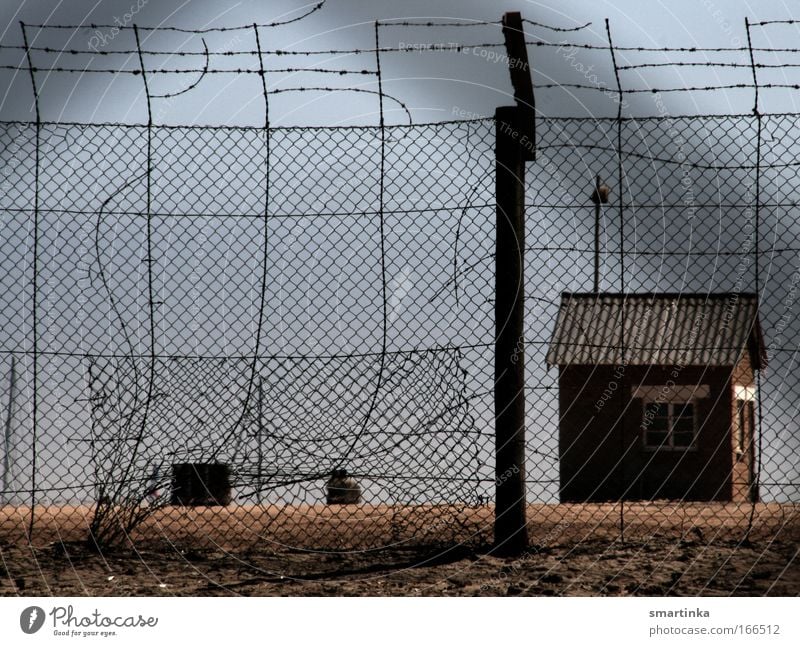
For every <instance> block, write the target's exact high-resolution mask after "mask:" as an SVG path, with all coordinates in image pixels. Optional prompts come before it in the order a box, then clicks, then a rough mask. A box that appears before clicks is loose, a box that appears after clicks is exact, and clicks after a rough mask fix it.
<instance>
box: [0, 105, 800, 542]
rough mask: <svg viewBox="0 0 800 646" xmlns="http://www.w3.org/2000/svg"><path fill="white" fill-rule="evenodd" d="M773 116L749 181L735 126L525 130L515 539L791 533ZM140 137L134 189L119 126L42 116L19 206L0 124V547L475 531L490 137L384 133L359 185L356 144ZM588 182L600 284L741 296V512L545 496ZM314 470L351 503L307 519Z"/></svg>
mask: <svg viewBox="0 0 800 646" xmlns="http://www.w3.org/2000/svg"><path fill="white" fill-rule="evenodd" d="M794 121H795V119H794V117H793V116H770V117H763V127H764V131H765V132H766V133H769V134H768V136H767V137H765V138H764V140H763V141H762V144H761V145H762V151H761V157H762V159H763V160H765V163H764V165H763V167H758V168H757V167H756V164H755V163H754V161H753V160H754V158H755V147H756V145H757V136H756V135H757V120H756V118H750V117H714V118H711V117H709V118H674V119H672V118H662V119H630V120H624V121H622V122H618V121H616V120H613V119H611V120H588V119H566V118H562V119H542V120H540V121H539V122H538V123H537V137H538V144H539V145H538V159H537V161H536V163H535V164H529V170H528V181H527V186H526V189H527V190H526V194H527V205H526V228H527V230H526V236H527V243H526V247H527V249H526V252H527V254H526V283H527V301H526V330H525V331H526V340H525V353H526V383H527V386H526V397H527V438H528V458H527V483H528V487H527V491H528V503H529V506H530V509H529V522H530V533H531V540H532V541H533V542H534V543H537V544H539V543H560V542H565V541H567V542H569V541H573V540H579V539H585V538H589V537H597V536H602V535H605V536H615V535H616V534H618V533H619V532H620V530H624V531H626V532H627V535H628V536H643V537H644V536H651V535H653V534H663V533H667V534H675V535H678V536H684V535H685V534H686V532H687V531H688V530H689V529H690V528H691V527H693V526H695V525H698V526H703V527H712V528H713V529H714V531H715V532H716V533H717V535H720V534H724V535H725V536H728V537H730V536H741V535H742V534H743V532H745V531H746V530H747V529H748V527H749V526H752V530H753V531H755V532H756V533H761V534H763V535H771V536H774V535H775V534H776V533H777V532H782V531H794V530H796V518H795V514H796V511H797V503H798V501H799V499H798V496H799V495H800V492H799V491H798V483H799V481H800V477H799V476H798V464H797V460H796V456H797V453H798V448H799V447H798V445H797V437H798V434H797V429H796V422H795V412H796V411H795V410H794V409H795V402H796V400H797V397H798V389H799V388H800V383H798V380H797V378H796V376H795V372H796V371H794V370H793V362H794V357H795V352H796V341H795V339H796V333H797V330H796V326H797V323H796V318H795V317H794V316H793V315H792V312H793V309H794V307H795V302H794V301H795V298H796V287H797V282H798V280H797V272H798V270H797V257H798V253H799V251H798V249H799V248H798V246H797V243H796V236H797V232H796V231H795V226H794V223H793V220H792V218H791V209H792V208H793V207H794V205H795V204H796V202H797V194H796V192H797V190H798V188H800V187H798V186H797V181H796V178H795V173H794V164H795V162H794V159H793V145H792V141H793V139H792V128H793V126H794ZM618 127H619V128H621V129H622V133H621V134H622V141H623V142H626V143H625V146H624V148H623V150H622V154H621V155H620V156H619V157H618V156H617V153H616V150H615V146H614V142H615V140H616V136H617V128H618ZM150 136H151V155H150V156H151V174H150V176H149V177H150V180H149V182H148V174H147V172H146V171H145V170H144V169H146V168H147V150H148V144H147V140H148V129H147V128H144V127H131V126H126V127H122V126H63V125H54V124H42V126H41V132H40V135H39V142H40V144H39V145H40V151H39V155H40V157H39V159H40V161H39V168H40V171H39V172H40V179H39V184H38V198H37V196H36V195H35V193H36V189H37V186H36V181H35V168H34V162H33V160H34V159H35V154H34V152H35V151H34V146H35V143H36V134H35V127H34V126H33V125H31V124H21V123H8V124H4V125H3V131H2V143H3V151H4V156H5V159H4V163H5V167H6V169H7V175H6V178H5V184H4V186H5V190H4V193H3V204H2V209H3V214H4V227H3V234H2V235H3V248H4V250H6V253H5V254H4V256H3V274H2V279H0V280H2V281H3V296H2V299H3V304H2V308H0V316H2V317H3V326H2V328H3V330H4V331H5V334H4V338H3V361H4V375H5V379H4V382H3V392H2V397H3V401H4V402H6V403H7V408H6V411H7V419H6V421H5V434H4V447H5V451H4V463H3V496H4V501H5V505H6V506H5V507H4V510H5V512H4V516H3V519H2V529H3V531H4V533H7V534H17V535H23V534H25V533H26V532H28V531H31V532H32V533H31V534H30V539H31V540H33V541H37V542H43V541H49V540H54V539H56V538H62V539H63V538H65V537H72V538H75V539H77V538H82V537H83V536H84V535H85V534H86V533H88V532H89V531H90V530H91V531H92V532H93V533H95V534H103V532H111V533H112V534H113V533H114V532H115V531H117V529H119V528H122V529H123V530H124V532H130V537H131V538H132V539H134V540H146V539H148V538H154V537H156V536H159V537H160V536H162V535H168V536H170V537H171V538H172V539H175V540H177V539H181V540H191V541H195V542H201V543H211V544H217V545H219V544H235V543H238V542H250V541H253V540H270V541H275V542H276V543H278V544H282V545H291V546H305V547H354V546H367V547H379V546H385V545H391V544H396V543H397V542H407V541H412V542H418V541H422V542H428V541H432V540H434V541H488V540H491V522H492V509H491V502H492V497H493V492H494V463H493V452H494V441H493V433H494V429H493V420H494V411H493V373H492V370H493V335H494V320H493V316H494V315H493V310H492V307H493V295H494V276H493V258H494V233H493V231H494V196H493V189H494V158H493V143H494V123H493V121H492V120H478V121H467V122H456V123H445V124H436V125H424V126H412V127H391V128H387V129H386V130H385V132H384V133H383V137H384V145H385V159H384V167H383V182H381V181H380V173H381V160H380V152H381V151H380V143H381V131H380V130H379V129H376V128H314V129H303V128H289V129H274V130H270V131H269V134H268V135H267V134H266V132H265V131H264V130H263V129H257V128H252V129H251V128H159V127H154V128H151V129H150ZM268 140H269V141H268ZM618 161H619V162H621V163H620V164H619V166H618ZM620 171H621V175H619V174H618V173H619V172H620ZM595 173H598V174H601V175H602V176H603V177H604V179H605V181H606V182H608V183H609V184H612V186H613V189H612V190H613V192H614V194H615V196H614V199H612V203H610V204H608V205H606V206H605V207H604V209H603V212H602V215H601V240H602V249H601V263H600V266H601V276H600V285H599V287H600V290H601V291H602V292H621V291H624V292H627V293H643V292H699V293H703V292H705V293H713V292H726V293H736V292H755V293H758V294H760V295H761V306H760V319H761V325H762V327H763V329H764V334H765V344H766V346H767V350H768V354H769V367H768V369H767V370H765V371H763V376H762V377H761V382H760V400H761V404H760V406H759V408H758V410H759V416H758V420H757V421H758V424H757V426H758V430H759V435H758V448H757V457H758V466H759V469H758V480H759V488H760V502H759V503H758V504H755V505H753V504H751V503H750V502H748V501H739V502H735V501H732V502H728V503H724V502H698V501H693V502H689V501H688V500H687V501H681V500H659V499H652V500H651V499H645V500H635V499H633V500H629V501H627V503H626V504H620V503H618V502H617V503H614V502H613V501H609V502H599V501H586V502H584V503H574V502H573V503H572V504H562V503H561V502H560V497H559V490H560V480H559V455H560V453H559V422H560V413H559V379H558V374H559V373H558V369H555V368H552V367H550V368H548V366H547V363H546V360H545V355H546V352H547V348H548V345H549V344H550V342H551V340H552V336H553V332H554V324H555V320H556V317H557V313H558V307H559V303H560V297H561V294H562V292H589V291H591V290H592V278H593V269H592V268H593V261H594V249H593V240H594V231H593V222H594V219H593V205H592V204H591V202H590V201H589V199H588V197H589V194H590V191H591V187H592V178H593V176H594V174H595ZM757 175H758V176H759V182H758V186H759V188H758V192H756V190H755V187H756V176H757ZM587 178H588V179H587ZM620 180H621V181H620ZM620 186H621V187H622V196H621V200H620V201H618V200H617V198H618V197H619V190H620V189H619V187H620ZM37 199H38V210H37V211H36V212H35V211H34V209H33V208H32V205H33V203H34V201H35V200H37ZM757 203H758V204H757ZM148 205H149V208H148ZM756 207H757V208H756ZM265 209H266V211H265ZM620 209H622V217H620V213H619V211H620ZM756 218H758V224H757V226H758V229H759V233H758V235H759V246H758V247H757V248H756V246H755V238H754V236H755V232H756ZM620 222H622V229H621V230H620ZM34 254H35V255H34ZM756 266H758V268H759V282H758V283H756ZM34 290H35V293H36V297H37V298H36V302H35V303H34V298H33V296H34ZM12 382H13V383H12ZM573 403H574V404H575V405H577V406H584V407H586V406H587V405H588V402H587V400H586V397H585V396H576V397H575V399H574V402H573ZM34 415H36V426H35V432H34V426H33V420H34ZM214 463H219V464H223V465H226V468H227V476H226V478H227V484H228V485H229V488H230V502H229V503H228V504H224V503H226V502H227V500H222V501H219V500H217V501H215V500H211V501H210V502H211V503H214V502H221V503H222V504H219V505H213V504H212V505H211V506H208V504H209V501H208V500H206V501H205V503H204V505H202V506H192V505H188V504H185V503H186V501H183V500H178V501H176V500H175V495H174V490H175V488H176V487H179V486H181V483H180V482H177V481H176V478H179V477H180V476H179V475H178V471H177V470H176V469H179V467H180V465H185V464H190V465H198V466H197V467H196V468H201V467H200V466H199V465H208V464H214ZM337 470H345V471H346V472H347V473H348V474H349V478H350V480H349V481H348V484H346V485H345V488H347V487H351V486H356V487H358V488H359V489H360V500H359V503H358V504H343V505H337V504H331V505H329V504H326V500H327V496H328V494H329V492H328V491H327V489H326V484H328V481H329V480H330V478H331V474H333V473H334V472H335V471H337ZM354 483H355V485H354ZM184 484H185V483H184ZM202 486H204V487H210V486H211V485H210V484H209V483H208V482H203V483H202ZM223 486H224V483H223ZM211 493H212V492H210V491H206V494H208V496H210V495H211ZM208 496H206V498H208ZM633 498H635V496H633ZM654 498H655V497H654ZM31 505H33V507H31ZM126 514H128V515H126ZM751 514H752V517H751Z"/></svg>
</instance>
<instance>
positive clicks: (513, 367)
mask: <svg viewBox="0 0 800 646" xmlns="http://www.w3.org/2000/svg"><path fill="white" fill-rule="evenodd" d="M517 114H518V108H516V107H504V108H497V112H496V113H495V118H496V128H497V130H496V134H497V149H496V170H495V173H496V175H495V188H496V191H497V213H496V215H497V232H496V236H497V237H496V258H495V281H496V287H495V291H496V294H495V297H496V300H495V355H494V357H495V363H494V375H495V382H494V406H495V443H496V446H495V469H496V471H495V478H496V507H495V522H494V540H495V551H497V552H502V553H504V554H518V553H519V552H521V551H522V550H524V549H525V548H526V547H527V544H528V537H527V528H526V520H525V390H524V388H525V349H524V331H523V324H524V316H523V314H524V307H525V301H524V295H525V290H524V282H523V278H524V271H523V270H524V267H523V261H524V248H525V223H524V213H523V206H524V200H525V162H524V161H523V159H522V151H521V147H520V144H519V139H520V133H519V130H518V129H517V123H518V120H517V118H516V117H517Z"/></svg>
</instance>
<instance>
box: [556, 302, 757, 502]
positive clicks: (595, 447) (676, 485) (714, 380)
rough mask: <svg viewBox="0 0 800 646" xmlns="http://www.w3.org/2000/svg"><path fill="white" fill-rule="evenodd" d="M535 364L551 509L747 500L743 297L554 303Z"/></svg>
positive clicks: (751, 371) (751, 450) (751, 454)
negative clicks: (545, 370) (552, 427)
mask: <svg viewBox="0 0 800 646" xmlns="http://www.w3.org/2000/svg"><path fill="white" fill-rule="evenodd" d="M546 361H547V364H548V366H557V367H558V388H559V470H560V497H561V500H562V502H582V501H610V500H621V499H624V500H653V499H659V498H661V499H673V500H696V501H712V500H713V501H748V500H757V499H758V490H757V487H756V483H755V464H756V455H755V448H756V442H755V427H756V426H755V422H756V414H755V412H756V407H755V405H754V402H755V401H756V397H757V393H756V379H755V371H756V370H762V369H763V368H765V367H766V364H767V357H766V352H765V349H764V343H763V337H762V332H761V325H760V323H759V317H758V298H757V296H756V295H755V294H744V293H723V294H686V293H684V294H680V293H647V294H610V293H581V294H577V293H564V294H562V295H561V304H560V307H559V311H558V318H557V320H556V324H555V329H554V332H553V337H552V340H551V342H550V347H549V349H548V352H547V359H546Z"/></svg>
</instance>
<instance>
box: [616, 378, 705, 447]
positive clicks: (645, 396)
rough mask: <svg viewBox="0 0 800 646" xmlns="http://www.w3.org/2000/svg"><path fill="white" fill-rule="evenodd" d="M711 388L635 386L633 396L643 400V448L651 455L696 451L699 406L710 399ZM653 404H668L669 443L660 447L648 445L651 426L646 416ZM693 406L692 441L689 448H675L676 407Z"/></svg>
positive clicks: (702, 385) (697, 386) (700, 385)
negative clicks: (674, 424) (665, 452)
mask: <svg viewBox="0 0 800 646" xmlns="http://www.w3.org/2000/svg"><path fill="white" fill-rule="evenodd" d="M709 394H710V388H709V386H708V385H707V384H697V385H683V384H670V385H663V386H659V385H656V386H641V385H640V386H633V387H632V388H631V396H632V397H635V398H638V399H641V400H642V423H641V426H640V430H641V433H642V437H641V440H642V448H643V450H645V451H648V452H650V453H655V452H656V451H678V452H681V453H683V452H686V451H696V450H697V436H698V433H699V430H700V429H699V428H698V426H699V425H698V423H697V422H698V413H697V410H698V405H699V403H700V400H701V399H704V398H706V397H708V396H709ZM652 404H666V405H667V431H666V433H667V442H666V443H664V444H659V445H658V446H655V445H652V444H648V443H647V431H648V430H649V428H650V424H648V423H646V420H645V419H644V415H645V413H646V412H647V408H648V406H650V405H652ZM686 404H691V405H692V441H691V443H690V444H689V445H688V446H675V444H674V439H673V431H672V422H673V414H674V409H675V406H677V405H686Z"/></svg>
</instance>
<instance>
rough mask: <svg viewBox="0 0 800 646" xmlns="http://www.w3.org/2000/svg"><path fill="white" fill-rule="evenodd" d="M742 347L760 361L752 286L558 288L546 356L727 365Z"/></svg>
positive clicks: (561, 360)
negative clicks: (619, 290) (624, 290)
mask: <svg viewBox="0 0 800 646" xmlns="http://www.w3.org/2000/svg"><path fill="white" fill-rule="evenodd" d="M623 331H624V333H623ZM623 340H624V355H623ZM748 351H749V352H750V358H751V361H752V362H753V367H754V368H756V369H758V368H761V367H764V366H766V356H765V352H764V343H763V339H762V334H761V326H760V324H759V320H758V298H757V296H756V295H755V294H750V293H744V294H743V293H725V294H679V293H647V294H607V293H599V294H597V293H589V294H586V293H584V294H575V293H563V294H562V295H561V305H560V307H559V310H558V319H557V320H556V327H555V330H554V332H553V338H552V340H551V341H550V347H549V349H548V352H547V363H548V364H549V365H551V366H552V365H567V364H581V365H603V364H604V365H621V364H623V363H629V364H633V365H666V366H678V365H702V366H732V365H734V364H736V363H737V362H738V361H739V359H740V357H741V353H742V352H748Z"/></svg>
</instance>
